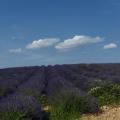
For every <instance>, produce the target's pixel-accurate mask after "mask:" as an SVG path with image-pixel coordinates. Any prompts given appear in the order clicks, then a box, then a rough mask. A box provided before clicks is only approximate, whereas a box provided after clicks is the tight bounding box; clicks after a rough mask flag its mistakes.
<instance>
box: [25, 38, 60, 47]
mask: <svg viewBox="0 0 120 120" xmlns="http://www.w3.org/2000/svg"><path fill="white" fill-rule="evenodd" d="M57 42H59V39H58V38H46V39H39V40H35V41H33V42H32V43H30V44H28V45H27V46H26V49H38V48H44V47H48V46H52V45H54V44H56V43H57Z"/></svg>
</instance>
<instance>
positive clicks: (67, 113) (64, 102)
mask: <svg viewBox="0 0 120 120" xmlns="http://www.w3.org/2000/svg"><path fill="white" fill-rule="evenodd" d="M50 105H51V106H50V114H49V119H50V120H75V119H78V118H80V116H81V114H82V113H84V112H87V111H89V110H88V109H89V103H88V101H87V100H86V98H85V97H84V98H83V97H80V96H79V94H78V93H77V92H73V91H63V92H59V94H57V95H56V96H55V99H54V100H53V99H52V101H51V102H50Z"/></svg>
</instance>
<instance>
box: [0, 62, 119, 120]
mask: <svg viewBox="0 0 120 120" xmlns="http://www.w3.org/2000/svg"><path fill="white" fill-rule="evenodd" d="M95 81H97V82H99V83H100V84H101V83H104V82H113V83H112V84H115V86H117V85H118V84H120V64H71V65H55V66H40V67H39V66H35V67H21V68H7V69H0V120H58V118H54V117H53V116H55V115H50V114H51V113H50V111H53V112H54V111H55V110H56V109H52V107H51V106H52V105H53V106H55V108H57V107H58V106H59V105H61V106H62V105H63V107H64V106H65V105H66V103H69V101H71V103H74V102H78V105H80V106H81V107H82V109H81V107H80V108H79V107H78V108H77V112H78V113H79V111H80V113H85V114H87V113H92V114H93V113H98V112H99V111H100V107H99V106H100V105H101V106H102V105H104V104H106V103H107V102H106V101H102V102H101V99H98V100H97V99H96V98H97V97H98V96H97V95H96V94H95V93H94V92H93V91H92V92H91V94H89V92H88V90H90V88H89V87H90V85H91V83H93V82H95ZM97 87H98V86H97ZM99 87H100V86H99ZM109 87H111V84H110V86H108V89H109ZM112 87H113V86H112ZM117 88H120V87H119V86H117ZM91 90H92V89H91ZM105 90H106V91H107V89H105ZM119 90H120V89H116V88H115V89H114V91H117V92H116V93H117V95H116V96H117V97H116V98H115V99H116V101H117V102H118V103H119V101H118V100H119V99H118V98H120V91H119ZM61 91H62V92H66V93H67V94H62V92H61ZM69 92H72V93H75V95H76V96H79V97H77V99H75V100H74V101H72V99H74V98H75V96H74V94H73V96H72V97H71V94H69ZM110 94H111V93H110ZM60 95H61V96H62V97H61V96H60ZM66 95H69V96H68V97H66ZM86 97H87V99H85V102H81V103H80V102H79V99H81V98H86ZM102 97H103V96H102ZM64 98H65V100H66V101H68V102H64V101H62V102H60V101H59V100H62V99H64ZM98 98H99V97H98ZM81 100H82V99H81ZM110 100H111V97H110ZM99 101H100V104H99ZM112 102H113V101H112ZM54 103H55V104H54ZM61 103H65V104H61ZM86 103H87V104H86ZM70 105H71V104H69V106H67V107H68V111H69V110H70V109H71V108H72V107H70ZM84 105H87V107H86V108H87V109H86V108H85V107H84ZM56 106H57V107H56ZM76 107H77V105H76V106H74V109H75V110H73V111H71V113H70V114H71V115H72V113H74V111H76ZM53 108H54V107H53ZM65 109H66V108H65ZM49 110H50V111H49ZM71 110H72V109H71ZM46 111H47V112H46ZM118 111H119V109H118V110H116V113H115V109H114V110H112V109H110V115H112V114H113V116H109V115H108V112H109V111H105V112H107V115H104V114H103V115H100V116H101V117H102V119H103V120H104V119H105V120H106V117H108V119H109V120H118V118H115V119H112V118H111V117H114V116H117V117H118V116H120V115H119V112H118ZM59 112H61V111H59ZM49 115H50V116H52V117H48V116H49ZM67 115H69V113H67V114H66V116H67ZM76 116H77V115H76ZM76 116H75V117H73V118H72V117H70V118H71V120H75V119H76ZM105 116H106V117H105ZM101 117H93V116H86V117H84V118H81V120H88V119H89V120H101ZM104 117H105V118H104ZM109 117H110V118H111V119H110V118H109ZM59 118H60V117H59ZM70 118H65V117H64V116H63V118H60V120H70Z"/></svg>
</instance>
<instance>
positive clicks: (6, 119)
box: [0, 109, 32, 120]
mask: <svg viewBox="0 0 120 120" xmlns="http://www.w3.org/2000/svg"><path fill="white" fill-rule="evenodd" d="M0 119H1V120H32V117H30V116H29V115H27V113H23V112H21V111H19V110H15V109H9V110H6V111H0Z"/></svg>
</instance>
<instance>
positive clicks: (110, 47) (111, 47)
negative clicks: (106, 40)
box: [104, 43, 117, 49]
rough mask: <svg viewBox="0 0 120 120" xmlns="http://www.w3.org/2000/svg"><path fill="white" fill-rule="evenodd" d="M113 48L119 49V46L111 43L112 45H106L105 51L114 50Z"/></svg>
mask: <svg viewBox="0 0 120 120" xmlns="http://www.w3.org/2000/svg"><path fill="white" fill-rule="evenodd" d="M113 48H117V44H115V43H110V44H107V45H104V49H113Z"/></svg>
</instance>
